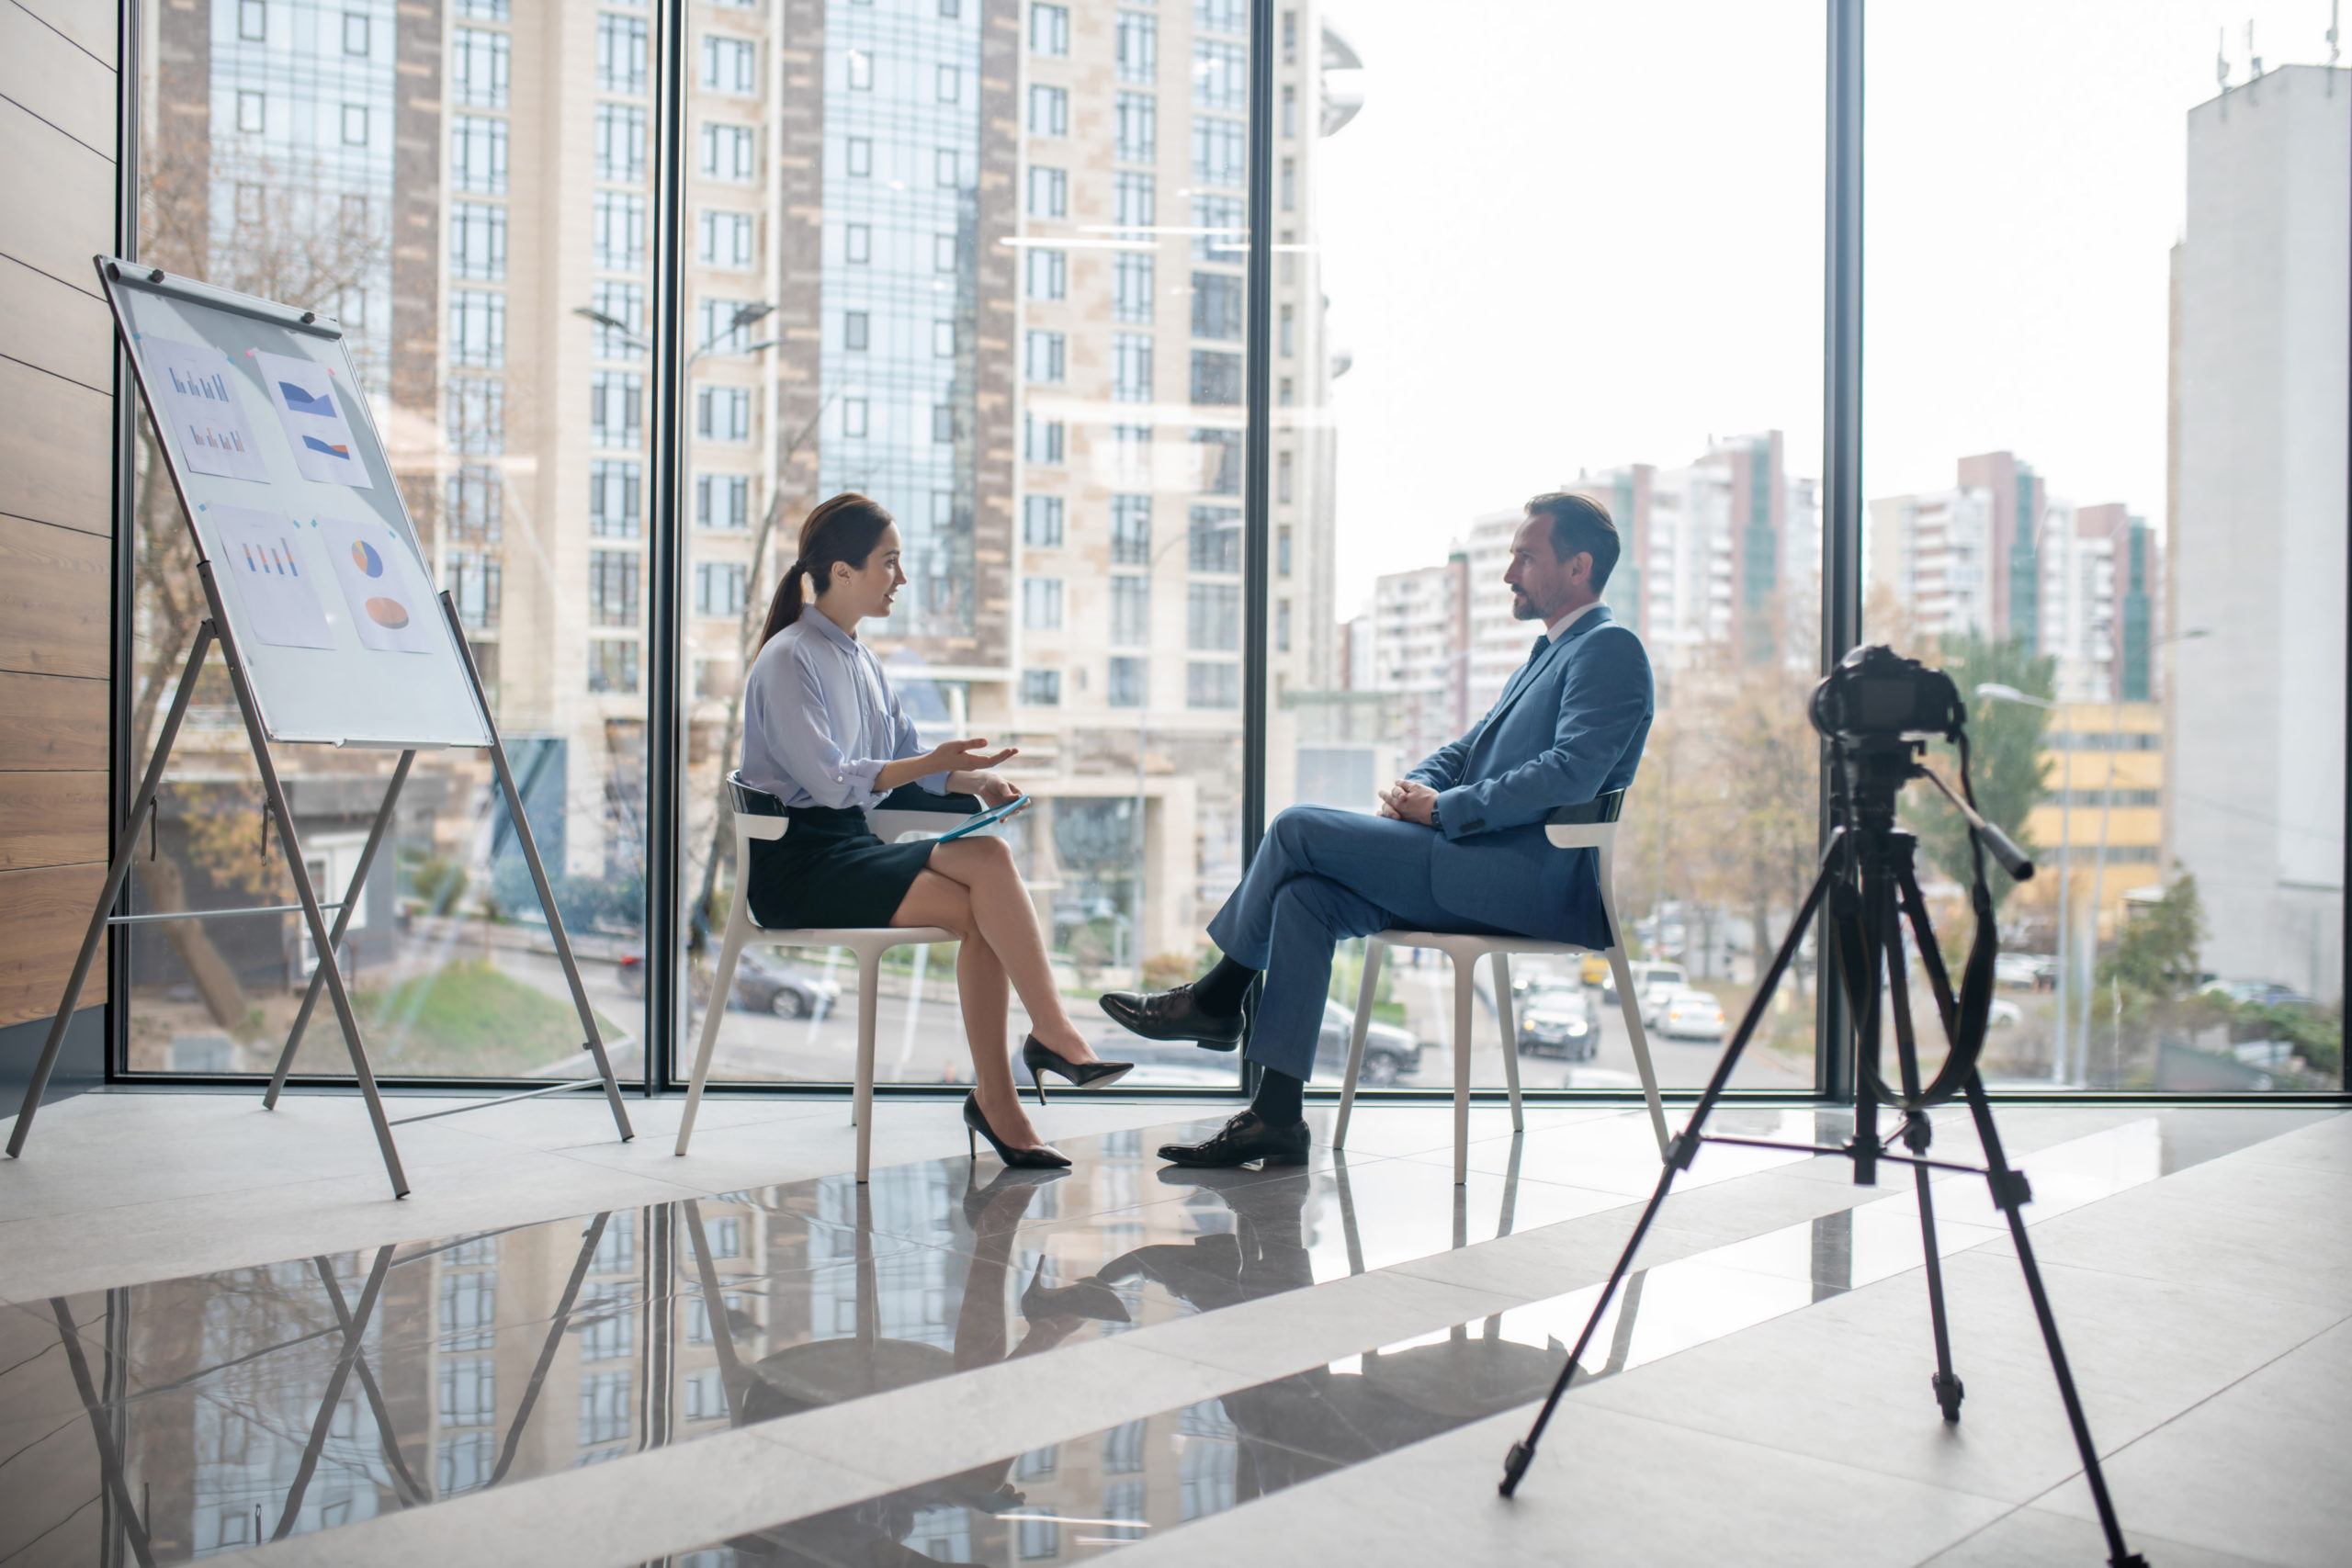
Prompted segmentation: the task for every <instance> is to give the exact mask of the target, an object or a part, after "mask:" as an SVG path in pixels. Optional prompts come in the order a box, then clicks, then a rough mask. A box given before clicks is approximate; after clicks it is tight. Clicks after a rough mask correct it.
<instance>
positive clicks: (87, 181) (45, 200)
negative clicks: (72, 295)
mask: <svg viewBox="0 0 2352 1568" xmlns="http://www.w3.org/2000/svg"><path fill="white" fill-rule="evenodd" d="M113 101H114V93H113V90H112V89H111V88H109V89H108V90H107V102H108V103H112V102H113ZM113 249H114V163H113V161H112V160H111V159H108V158H106V157H102V156H100V155H99V154H98V153H96V152H91V151H90V150H89V149H88V148H87V147H85V146H84V145H82V143H80V142H79V141H74V139H73V138H72V137H70V136H68V135H66V134H65V132H63V131H62V130H58V129H57V128H56V127H55V126H53V125H51V124H50V123H49V122H48V121H46V120H44V119H41V118H40V117H38V116H36V115H33V114H31V113H29V112H28V111H26V110H24V109H20V108H18V107H17V106H16V105H14V104H12V103H9V102H7V101H6V99H0V253H6V254H8V255H11V256H14V257H15V258H16V259H17V260H18V261H20V262H23V263H25V264H26V265H28V266H36V267H39V268H40V270H41V271H43V272H45V273H47V274H49V276H51V277H54V278H59V279H62V281H64V282H67V283H70V284H72V285H73V286H74V288H79V289H81V290H82V291H83V292H84V293H85V294H88V295H90V296H91V297H92V298H94V299H95V298H96V297H97V295H98V275H97V273H96V271H94V270H92V268H91V266H90V258H91V257H92V256H94V255H96V254H99V253H100V252H102V251H111V250H113Z"/></svg>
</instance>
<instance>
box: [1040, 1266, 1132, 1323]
mask: <svg viewBox="0 0 2352 1568" xmlns="http://www.w3.org/2000/svg"><path fill="white" fill-rule="evenodd" d="M1021 1315H1022V1316H1023V1317H1026V1318H1039V1317H1091V1318H1092V1319H1094V1320H1095V1321H1096V1322H1098V1323H1132V1322H1133V1321H1135V1320H1134V1319H1133V1318H1131V1317H1129V1316H1128V1315H1127V1303H1125V1302H1123V1301H1121V1300H1120V1299H1119V1292H1116V1291H1114V1290H1113V1289H1112V1288H1111V1287H1110V1286H1108V1285H1106V1284H1104V1283H1103V1281H1102V1280H1080V1281H1079V1282H1078V1283H1077V1284H1075V1285H1057V1286H1053V1287H1051V1288H1048V1287H1047V1286H1046V1260H1045V1259H1044V1258H1039V1259H1037V1272H1036V1273H1035V1274H1033V1275H1031V1276H1030V1279H1029V1286H1028V1289H1026V1290H1024V1291H1023V1292H1021Z"/></svg>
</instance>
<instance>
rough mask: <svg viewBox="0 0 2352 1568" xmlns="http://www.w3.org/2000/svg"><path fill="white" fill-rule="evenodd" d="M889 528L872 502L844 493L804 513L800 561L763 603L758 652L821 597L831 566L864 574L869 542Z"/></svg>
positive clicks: (885, 517)
mask: <svg viewBox="0 0 2352 1568" xmlns="http://www.w3.org/2000/svg"><path fill="white" fill-rule="evenodd" d="M891 522H892V518H891V516H890V514H889V513H888V512H887V511H885V510H883V508H882V506H881V504H880V503H879V502H874V501H869V500H867V499H866V498H865V496H862V495H859V494H858V493H856V492H855V491H842V493H841V494H839V495H837V496H834V497H833V498H832V499H831V501H827V502H822V503H820V505H819V506H818V507H817V509H816V510H815V511H813V512H811V513H809V521H807V522H806V523H803V524H802V525H800V557H799V558H798V559H797V560H795V561H794V562H793V563H792V564H791V565H790V566H788V567H786V568H785V569H784V580H783V581H780V582H778V583H777V584H776V585H775V598H774V599H773V600H771V601H769V603H768V619H767V626H765V627H764V628H763V630H762V631H761V633H760V646H761V647H762V648H765V647H766V646H767V644H768V639H769V638H770V637H774V636H775V634H776V633H778V632H780V631H782V630H784V628H785V627H786V626H790V625H791V624H792V623H793V622H795V621H797V620H798V619H799V618H800V612H801V611H802V610H804V609H806V608H807V607H808V605H809V603H810V602H811V601H813V600H815V599H818V598H820V597H822V595H823V594H824V592H825V584H826V582H827V581H829V580H830V579H831V576H832V570H833V563H834V562H836V561H845V562H847V563H848V564H849V565H850V566H851V567H852V568H854V569H855V570H865V560H866V558H867V557H868V556H871V555H872V554H873V553H874V546H875V542H876V540H878V539H880V538H881V537H882V530H883V529H885V528H888V526H889V525H890V524H891ZM804 579H805V580H806V581H807V582H808V584H809V587H808V589H807V591H806V593H805V596H804V592H803V590H802V587H801V584H802V581H803V580H804Z"/></svg>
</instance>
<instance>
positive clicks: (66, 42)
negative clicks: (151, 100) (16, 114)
mask: <svg viewBox="0 0 2352 1568" xmlns="http://www.w3.org/2000/svg"><path fill="white" fill-rule="evenodd" d="M0 96H6V97H8V98H10V99H11V100H13V101H14V102H15V103H17V105H18V106H19V107H23V108H25V109H27V110H29V111H30V112H31V113H33V114H36V115H39V116H40V118H43V119H45V120H47V121H49V123H50V124H51V125H53V126H55V127H56V128H57V129H58V130H62V131H63V132H64V133H65V134H66V135H68V136H70V137H72V138H74V141H79V142H80V143H82V145H83V146H85V147H87V148H88V149H89V150H90V151H91V152H95V153H96V154H98V155H99V156H100V157H106V156H107V155H108V149H110V148H112V147H113V146H114V107H115V106H114V68H113V67H112V66H109V65H107V63H106V62H103V61H100V60H96V59H93V58H92V57H91V55H90V53H89V51H86V50H85V49H82V48H80V47H79V46H77V45H76V44H74V41H73V40H72V39H68V38H67V37H66V36H65V35H64V34H63V33H61V32H59V31H58V30H57V29H56V28H52V27H51V26H50V25H49V24H48V23H46V22H44V21H42V20H41V19H40V17H36V16H34V15H33V14H32V13H31V12H30V11H28V10H26V9H25V8H24V7H23V6H19V5H17V4H15V3H14V0H10V3H9V4H7V5H0Z"/></svg>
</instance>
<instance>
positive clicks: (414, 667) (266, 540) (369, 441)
mask: <svg viewBox="0 0 2352 1568" xmlns="http://www.w3.org/2000/svg"><path fill="white" fill-rule="evenodd" d="M96 261H97V267H98V277H99V281H100V283H101V284H102V285H103V286H104V288H106V292H107V302H108V303H109V304H110V305H112V307H113V309H114V313H115V321H116V323H117V324H118V325H119V327H120V329H121V333H122V340H123V342H124V343H126V344H129V345H130V361H131V367H132V370H133V373H134V375H135V376H136V378H137V379H138V382H139V389H140V391H141V394H143V395H144V397H145V398H146V400H147V412H148V414H149V416H150V417H151V418H152V419H153V422H154V429H155V436H156V440H157V443H158V444H159V445H160V446H161V447H162V448H163V452H164V461H165V464H166V465H167V466H168V468H170V470H171V476H172V483H173V486H174V487H175V489H176V490H177V491H178V492H179V498H180V502H181V506H182V508H183V510H184V511H185V512H186V513H187V521H188V525H189V527H190V528H191V530H193V532H194V534H195V536H196V549H197V555H198V558H199V559H201V560H203V561H205V562H207V563H209V565H210V567H211V569H212V576H213V581H214V583H215V585H216V586H217V587H218V589H219V591H220V607H221V611H222V614H223V615H224V616H225V618H226V620H227V622H228V625H227V626H224V627H222V628H221V632H222V636H223V637H224V638H225V640H226V641H227V642H228V644H229V647H230V649H231V650H232V657H234V658H236V659H237V660H240V661H241V662H242V663H243V667H244V670H245V673H246V681H247V683H248V685H249V686H250V688H251V689H252V692H253V694H254V703H255V705H257V706H258V707H259V708H260V710H261V711H260V713H259V715H258V717H259V718H260V720H261V724H262V729H263V732H264V733H265V734H266V735H267V736H268V737H269V739H272V740H292V741H315V742H327V743H331V744H334V745H356V746H399V747H428V746H487V745H489V744H490V743H491V736H492V730H491V725H490V717H489V715H488V714H487V713H485V712H484V711H483V708H482V705H481V697H480V696H479V694H477V692H476V689H475V685H474V682H473V680H472V678H471V676H470V675H469V671H468V669H467V665H466V655H465V651H464V649H463V648H462V647H461V646H460V644H459V643H458V638H457V636H456V634H455V633H453V632H452V631H451V629H450V626H449V623H448V619H447V616H446V615H444V614H443V612H442V607H441V604H440V601H439V600H438V599H437V598H436V597H435V593H436V589H435V584H434V581H433V571H432V568H431V565H430V563H429V562H428V561H427V560H426V559H425V557H424V550H423V548H422V547H421V546H420V544H419V542H418V539H417V535H416V528H415V525H413V523H411V522H410V520H409V515H408V509H407V508H406V507H405V506H404V505H402V504H401V493H400V487H399V486H398V485H396V484H395V483H394V482H393V480H392V473H391V468H390V464H389V463H388V462H387V461H386V460H385V457H384V444H383V442H382V440H381V439H380V438H379V436H378V435H377V433H376V424H375V421H374V420H373V419H372V418H371V417H370V416H369V414H368V400H367V398H366V396H365V394H364V393H363V392H362V390H361V389H360V386H359V379H358V377H357V376H356V374H355V373H354V372H353V369H352V366H351V356H350V355H349V354H348V353H347V352H346V351H345V347H344V343H343V333H342V330H341V329H340V328H339V327H337V326H336V325H335V323H334V321H331V320H327V319H324V318H320V317H314V316H310V315H308V314H307V313H306V312H305V311H303V310H300V308H299V307H291V306H286V305H280V304H277V303H274V302H273V301H270V300H267V299H254V298H253V297H252V296H250V295H243V294H234V293H231V292H230V291H229V290H227V289H223V288H212V287H210V286H209V285H208V284H203V283H198V282H196V281H194V280H192V279H188V278H182V277H175V276H171V275H169V274H166V273H161V272H158V271H156V270H154V269H152V268H148V267H143V266H141V265H139V264H137V263H136V262H126V261H119V260H117V259H115V258H113V257H109V256H99V257H97V258H96Z"/></svg>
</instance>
